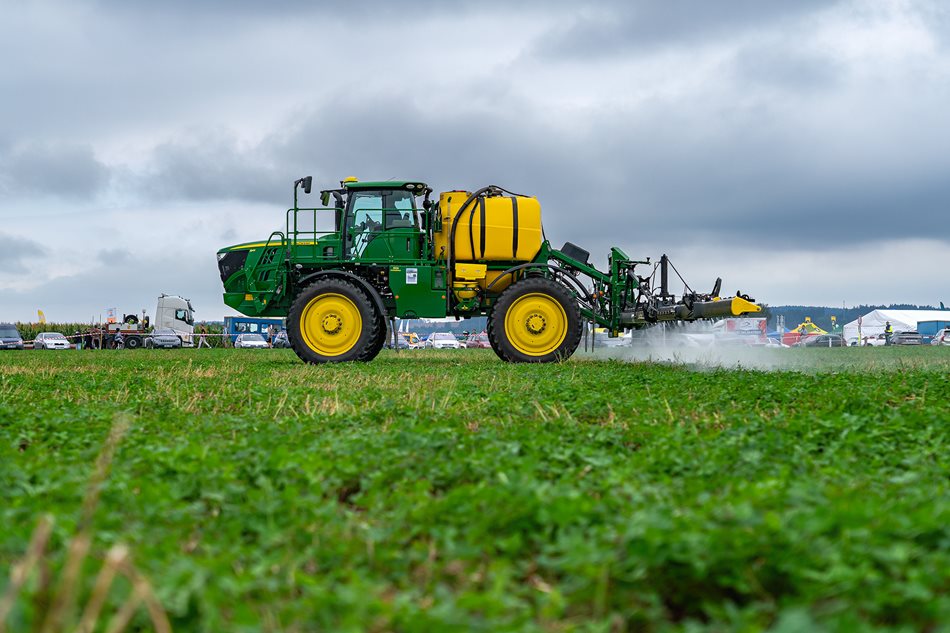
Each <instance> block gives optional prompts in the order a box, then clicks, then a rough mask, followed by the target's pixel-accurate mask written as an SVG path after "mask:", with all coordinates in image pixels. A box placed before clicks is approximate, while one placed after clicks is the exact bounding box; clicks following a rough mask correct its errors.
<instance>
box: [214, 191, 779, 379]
mask: <svg viewBox="0 0 950 633" xmlns="http://www.w3.org/2000/svg"><path fill="white" fill-rule="evenodd" d="M311 185H312V179H311V178H310V177H309V176H308V177H306V178H301V179H299V180H297V181H296V182H295V183H294V206H293V208H291V209H288V210H287V212H286V216H285V227H284V230H283V231H275V232H273V233H272V234H271V235H270V237H268V238H267V239H266V240H264V241H258V242H250V243H245V244H238V245H236V246H229V247H227V248H223V249H221V250H220V251H218V267H219V269H220V273H221V281H222V282H223V283H224V302H225V303H226V304H227V305H229V306H231V307H232V308H234V309H235V310H237V311H239V312H241V313H243V314H246V315H248V316H281V317H283V316H286V317H287V331H288V335H289V339H290V342H291V344H292V346H293V348H294V351H295V352H296V353H297V355H298V356H299V357H300V358H301V359H303V360H304V361H307V362H310V363H323V362H333V361H351V360H361V361H368V360H371V359H373V358H374V357H375V356H376V355H377V354H378V353H379V351H380V350H381V349H382V347H383V345H384V344H385V342H386V340H387V336H388V335H389V333H390V332H392V330H393V329H394V328H391V327H389V326H388V324H391V323H392V322H393V320H394V319H395V318H397V317H398V318H403V319H415V318H442V317H452V316H454V317H456V318H468V317H473V316H487V317H488V335H489V339H490V341H491V346H492V349H494V350H495V353H496V354H497V355H498V356H499V357H500V358H501V359H502V360H506V361H511V362H548V361H554V360H560V359H565V358H568V357H569V356H571V355H572V354H573V353H574V351H575V350H576V349H577V346H578V344H579V343H580V340H581V334H582V331H583V324H584V322H585V321H589V322H592V323H594V324H596V326H597V327H604V328H607V330H608V331H609V332H610V334H611V335H613V336H617V335H618V334H619V333H620V332H621V331H623V330H625V329H631V328H642V327H646V326H648V325H650V324H653V323H657V322H660V321H694V320H697V319H706V318H716V317H725V316H738V315H740V314H746V313H750V312H758V311H760V310H761V307H760V306H758V305H756V304H755V303H754V302H753V300H752V299H751V298H750V297H748V296H745V295H742V294H741V293H737V296H735V297H730V298H726V299H721V298H720V297H719V289H720V285H721V284H720V281H719V280H716V283H715V285H714V287H713V289H712V290H711V291H710V292H708V293H701V292H693V291H690V290H687V291H686V292H685V294H683V295H681V296H679V297H676V296H674V295H673V294H671V293H670V292H669V288H668V275H669V269H670V268H671V264H670V263H669V261H668V259H667V257H666V256H665V255H664V256H663V257H661V258H660V260H659V261H658V262H656V263H655V264H651V263H650V261H649V259H645V260H634V259H631V258H630V257H628V256H627V255H626V254H625V253H624V252H623V251H622V250H620V249H619V248H611V249H610V255H609V256H608V270H607V271H606V272H602V271H600V270H598V269H597V268H595V267H594V266H592V265H591V264H590V261H589V260H590V254H589V253H588V252H587V251H585V250H584V249H582V248H580V247H578V246H575V245H574V244H571V243H570V242H567V243H565V244H564V246H562V247H561V248H560V249H555V248H552V247H551V244H550V242H548V240H547V239H546V238H545V236H544V232H543V230H542V227H541V204H540V203H539V202H538V199H537V198H535V197H533V196H523V195H517V194H513V193H511V192H509V191H507V190H505V189H502V188H501V187H497V186H494V185H492V186H488V187H483V188H482V189H478V190H477V191H474V192H469V191H446V192H443V193H441V194H439V196H438V199H437V200H436V199H433V198H432V189H431V188H430V187H429V186H428V185H426V184H425V183H422V182H417V181H385V182H359V181H357V180H356V179H355V178H347V179H345V180H343V181H342V182H341V183H340V187H339V188H334V189H326V190H323V191H321V192H320V193H321V205H322V206H321V207H318V208H301V207H299V206H298V200H297V198H298V192H299V191H301V190H302V191H303V192H304V193H307V194H309V193H310V191H311ZM638 266H639V267H641V269H642V270H643V271H644V272H645V274H644V275H639V274H638V269H637V267H638ZM657 272H659V276H660V281H659V287H658V288H655V287H654V279H655V277H656V273H657ZM674 272H675V268H674ZM677 274H678V273H677ZM687 288H688V286H687Z"/></svg>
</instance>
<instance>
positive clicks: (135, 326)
mask: <svg viewBox="0 0 950 633" xmlns="http://www.w3.org/2000/svg"><path fill="white" fill-rule="evenodd" d="M194 315H195V309H194V308H193V307H191V301H190V300H188V299H185V298H184V297H179V296H177V295H166V294H164V293H163V294H161V295H160V296H159V297H158V304H157V306H156V307H155V320H154V321H151V320H150V319H149V317H148V315H147V314H145V310H142V316H141V317H139V316H138V315H135V314H126V315H124V316H123V317H122V320H121V321H120V320H119V319H118V318H116V317H114V316H109V317H108V318H107V319H106V323H102V324H100V325H99V326H96V327H92V328H90V329H88V330H87V331H86V332H84V333H82V337H83V339H85V346H88V347H92V348H95V349H109V348H111V347H113V345H114V342H115V338H116V334H119V333H121V334H122V340H123V345H124V346H125V347H126V348H128V349H137V348H139V347H142V346H143V345H144V344H145V339H146V337H148V336H149V334H150V333H151V332H153V331H154V330H159V329H165V328H170V329H172V330H174V332H175V334H176V335H177V336H178V338H180V339H181V342H182V345H183V346H185V347H192V346H193V345H194V336H193V335H194V332H195V316H194Z"/></svg>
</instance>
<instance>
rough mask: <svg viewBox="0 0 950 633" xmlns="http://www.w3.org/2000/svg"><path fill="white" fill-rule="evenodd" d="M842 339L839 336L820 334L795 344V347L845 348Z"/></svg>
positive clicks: (845, 344)
mask: <svg viewBox="0 0 950 633" xmlns="http://www.w3.org/2000/svg"><path fill="white" fill-rule="evenodd" d="M847 346H848V344H847V343H846V342H845V340H844V337H843V336H841V335H840V334H820V335H818V336H809V337H808V338H806V339H805V340H803V341H799V342H798V343H795V347H847Z"/></svg>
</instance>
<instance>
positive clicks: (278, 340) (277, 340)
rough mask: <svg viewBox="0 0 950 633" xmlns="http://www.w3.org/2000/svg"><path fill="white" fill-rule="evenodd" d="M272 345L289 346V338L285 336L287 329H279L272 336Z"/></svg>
mask: <svg viewBox="0 0 950 633" xmlns="http://www.w3.org/2000/svg"><path fill="white" fill-rule="evenodd" d="M273 345H274V347H281V348H289V347H290V338H289V337H288V336H287V330H281V331H280V332H278V333H277V335H276V336H275V337H274V343H273Z"/></svg>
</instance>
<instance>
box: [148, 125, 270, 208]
mask: <svg viewBox="0 0 950 633" xmlns="http://www.w3.org/2000/svg"><path fill="white" fill-rule="evenodd" d="M274 150H279V148H271V151H267V150H266V149H265V148H260V147H252V148H249V149H242V148H239V146H238V144H237V142H236V140H235V139H234V137H233V136H231V135H229V134H228V133H226V132H217V133H205V134H200V135H198V137H195V138H191V139H188V140H184V141H181V140H178V141H173V142H169V143H165V144H163V145H160V146H159V147H157V148H156V149H155V151H154V152H153V153H152V155H151V157H150V160H149V163H148V166H147V168H146V169H145V171H144V172H143V173H140V174H137V178H135V180H137V181H138V183H139V184H138V185H137V187H136V188H138V189H140V191H141V192H142V193H143V194H145V196H146V197H148V198H150V199H152V200H168V199H186V200H222V199H223V200H235V199H239V200H249V201H263V202H273V201H274V199H275V197H276V196H278V195H279V194H280V192H281V185H284V186H283V189H286V185H285V183H284V181H285V180H287V178H288V176H287V175H286V174H280V173H279V172H278V171H277V170H276V169H275V167H274V165H273V162H272V161H273V160H279V159H280V155H279V152H278V153H277V154H275V153H274Z"/></svg>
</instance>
